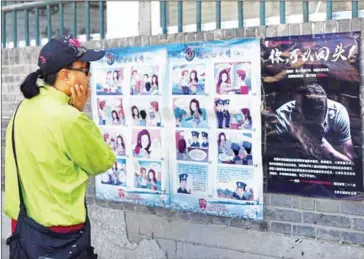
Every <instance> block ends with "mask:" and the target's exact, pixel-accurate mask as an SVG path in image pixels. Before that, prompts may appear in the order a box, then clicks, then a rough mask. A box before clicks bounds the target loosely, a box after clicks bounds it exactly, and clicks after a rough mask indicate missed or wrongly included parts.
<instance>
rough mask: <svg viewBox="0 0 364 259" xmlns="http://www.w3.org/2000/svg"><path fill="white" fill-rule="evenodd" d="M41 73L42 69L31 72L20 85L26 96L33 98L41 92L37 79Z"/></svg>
mask: <svg viewBox="0 0 364 259" xmlns="http://www.w3.org/2000/svg"><path fill="white" fill-rule="evenodd" d="M41 75H42V71H41V70H40V69H38V70H37V71H35V72H33V73H30V74H29V75H28V76H27V77H26V78H25V80H24V81H23V83H22V84H21V85H20V91H21V92H22V93H23V95H24V97H25V98H27V99H31V98H33V97H34V96H37V95H38V94H39V92H40V89H39V87H38V86H37V79H38V77H39V76H41Z"/></svg>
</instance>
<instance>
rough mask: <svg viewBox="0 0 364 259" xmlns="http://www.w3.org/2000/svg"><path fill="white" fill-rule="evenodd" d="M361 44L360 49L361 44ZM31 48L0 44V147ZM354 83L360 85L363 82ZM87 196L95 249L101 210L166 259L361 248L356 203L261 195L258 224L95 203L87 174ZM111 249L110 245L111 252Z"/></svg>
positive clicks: (332, 26) (339, 26)
mask: <svg viewBox="0 0 364 259" xmlns="http://www.w3.org/2000/svg"><path fill="white" fill-rule="evenodd" d="M363 28H364V19H353V20H343V21H340V22H336V21H329V22H318V23H303V24H292V25H278V26H269V27H256V28H245V29H229V30H218V31H209V32H201V33H188V34H185V33H180V34H173V35H168V36H165V35H160V36H152V37H145V36H139V37H135V38H124V39H114V40H107V41H102V42H99V41H95V42H88V45H89V46H90V47H91V46H92V47H105V48H111V47H119V46H133V45H147V44H165V43H172V42H188V41H195V40H198V41H200V40H212V39H231V38H234V37H264V36H267V37H273V36H284V35H297V34H311V33H323V32H341V31H342V32H344V31H350V30H352V31H358V30H362V31H363V32H364V29H363ZM363 35H364V34H363ZM361 49H362V51H363V50H364V44H362V47H361ZM38 53H39V49H38V48H35V47H32V48H22V49H20V48H19V49H3V50H2V55H3V58H2V78H1V79H2V144H3V145H2V149H3V148H4V139H3V138H4V131H5V128H6V126H7V122H8V119H9V116H10V115H11V114H12V112H13V111H14V109H15V107H16V105H17V103H18V101H19V100H21V95H20V92H19V85H20V83H21V81H22V80H23V78H24V77H25V76H26V75H27V73H29V72H30V71H32V70H35V69H36V66H35V65H34V62H35V61H36V60H37V55H38ZM362 59H363V58H362ZM362 62H363V61H362ZM362 64H363V63H362ZM363 82H364V81H363ZM362 89H363V90H364V87H363V88H362ZM363 107H364V103H363ZM89 108H90V107H89V106H88V110H87V113H88V114H90V109H89ZM3 154H4V153H3ZM2 165H3V163H2ZM2 172H3V170H2ZM2 188H4V186H2ZM87 199H88V202H89V204H90V205H91V206H92V207H93V208H98V209H100V210H102V211H104V212H103V214H100V215H98V217H99V219H98V220H99V221H97V224H96V225H97V227H98V228H100V229H101V230H100V232H97V233H98V234H97V241H96V244H97V245H99V246H100V247H101V246H102V247H105V242H106V241H105V240H106V239H105V238H107V240H111V239H113V238H114V239H118V238H119V237H118V235H119V232H117V231H106V230H104V229H103V228H102V227H100V226H101V225H100V224H101V223H100V222H102V221H103V220H104V219H105V220H106V216H105V215H106V214H107V211H110V212H111V211H112V212H113V213H116V214H115V215H118V216H113V217H112V218H110V217H109V218H108V220H109V221H112V220H115V218H117V219H118V220H119V221H120V220H123V221H122V222H124V221H125V233H126V235H127V238H128V240H130V242H134V243H135V242H136V243H139V244H144V243H143V242H144V241H145V240H150V239H154V240H155V241H157V243H158V244H159V246H160V248H162V249H163V250H165V251H166V253H167V256H168V257H169V258H212V257H213V256H215V257H214V258H223V257H225V258H242V257H244V258H263V259H264V258H330V259H331V258H340V259H342V258H348V259H353V258H363V254H364V202H347V201H339V200H329V199H313V198H304V197H299V196H290V195H277V194H269V193H265V195H264V203H265V209H264V213H265V215H264V218H265V220H264V222H262V223H256V222H252V221H247V220H239V219H229V218H220V217H212V216H204V215H200V214H190V213H185V212H174V211H170V210H166V209H160V208H150V207H145V206H137V205H132V204H123V203H113V202H106V201H96V200H95V185H94V179H91V180H90V184H89V189H88V194H87ZM119 221H115V224H116V225H117V224H118V223H117V222H119ZM110 224H111V223H110ZM116 225H115V226H116ZM98 231H99V230H98ZM102 231H103V232H102ZM107 242H109V241H107ZM122 247H123V248H120V249H124V246H122ZM96 248H98V246H96ZM100 249H101V248H100ZM105 249H106V248H105ZM111 250H112V249H111ZM116 251H117V250H113V252H116ZM105 258H107V257H105ZM110 258H111V257H110ZM131 258H132V257H131ZM153 258H154V257H153ZM155 258H157V257H155ZM158 258H159V257H158Z"/></svg>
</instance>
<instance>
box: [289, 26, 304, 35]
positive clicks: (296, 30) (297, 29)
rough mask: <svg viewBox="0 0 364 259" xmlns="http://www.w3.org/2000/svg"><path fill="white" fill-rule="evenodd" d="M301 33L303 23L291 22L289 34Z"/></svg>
mask: <svg viewBox="0 0 364 259" xmlns="http://www.w3.org/2000/svg"><path fill="white" fill-rule="evenodd" d="M300 33H301V24H299V23H291V24H289V35H300Z"/></svg>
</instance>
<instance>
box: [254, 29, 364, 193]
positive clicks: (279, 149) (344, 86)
mask: <svg viewBox="0 0 364 259" xmlns="http://www.w3.org/2000/svg"><path fill="white" fill-rule="evenodd" d="M261 58H262V80H263V90H262V91H263V92H262V101H263V103H264V110H263V114H262V116H263V119H262V120H263V124H262V125H264V127H263V129H262V133H263V134H262V135H263V139H264V141H263V142H264V143H265V145H264V149H263V159H264V166H265V169H266V170H265V171H266V173H267V177H268V191H269V192H275V193H287V194H297V195H302V196H311V197H327V198H335V199H364V195H363V167H362V154H361V105H360V32H358V33H357V32H352V33H335V34H322V35H314V36H311V35H310V36H294V37H280V38H269V39H265V40H264V42H263V44H262V55H261Z"/></svg>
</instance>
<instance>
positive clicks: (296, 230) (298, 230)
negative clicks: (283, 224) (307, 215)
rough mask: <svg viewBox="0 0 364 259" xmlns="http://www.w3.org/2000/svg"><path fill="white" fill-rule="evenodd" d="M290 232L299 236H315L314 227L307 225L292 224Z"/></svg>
mask: <svg viewBox="0 0 364 259" xmlns="http://www.w3.org/2000/svg"><path fill="white" fill-rule="evenodd" d="M292 230H293V231H292V234H293V235H294V236H300V237H315V228H313V227H308V226H299V225H293V228H292Z"/></svg>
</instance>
